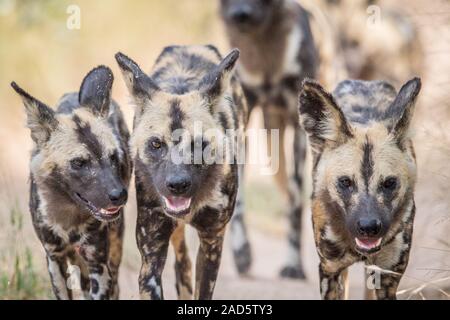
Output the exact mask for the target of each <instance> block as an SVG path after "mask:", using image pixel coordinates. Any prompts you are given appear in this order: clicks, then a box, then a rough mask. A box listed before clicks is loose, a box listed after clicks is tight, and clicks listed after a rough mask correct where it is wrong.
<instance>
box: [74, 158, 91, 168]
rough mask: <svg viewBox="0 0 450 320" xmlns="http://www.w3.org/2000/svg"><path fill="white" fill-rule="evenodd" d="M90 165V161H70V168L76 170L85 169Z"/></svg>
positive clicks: (79, 159) (77, 159) (80, 159)
mask: <svg viewBox="0 0 450 320" xmlns="http://www.w3.org/2000/svg"><path fill="white" fill-rule="evenodd" d="M87 164H88V160H86V159H83V158H75V159H72V160H70V166H71V168H72V169H74V170H80V169H83V168H84V167H85V166H86V165H87Z"/></svg>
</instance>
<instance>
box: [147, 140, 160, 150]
mask: <svg viewBox="0 0 450 320" xmlns="http://www.w3.org/2000/svg"><path fill="white" fill-rule="evenodd" d="M150 146H151V148H152V149H154V150H158V149H160V148H161V146H162V141H161V140H160V139H159V138H152V139H150Z"/></svg>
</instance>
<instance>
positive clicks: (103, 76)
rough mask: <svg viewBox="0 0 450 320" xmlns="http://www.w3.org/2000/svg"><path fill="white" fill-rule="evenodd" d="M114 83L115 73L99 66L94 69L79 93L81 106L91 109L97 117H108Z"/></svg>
mask: <svg viewBox="0 0 450 320" xmlns="http://www.w3.org/2000/svg"><path fill="white" fill-rule="evenodd" d="M113 81H114V76H113V73H112V71H111V69H109V68H108V67H105V66H98V67H97V68H95V69H92V70H91V71H90V72H89V73H88V74H87V75H86V76H85V77H84V79H83V82H82V83H81V87H80V92H79V93H78V100H79V103H80V105H81V106H83V107H86V108H89V109H91V110H92V111H93V113H94V114H96V115H99V116H102V117H107V116H108V113H109V106H110V104H111V90H112V84H113Z"/></svg>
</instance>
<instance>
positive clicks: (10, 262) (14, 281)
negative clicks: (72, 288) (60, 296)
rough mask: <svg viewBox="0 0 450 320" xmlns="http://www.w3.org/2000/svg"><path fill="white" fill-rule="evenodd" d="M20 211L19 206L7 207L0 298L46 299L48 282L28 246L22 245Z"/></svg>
mask: <svg viewBox="0 0 450 320" xmlns="http://www.w3.org/2000/svg"><path fill="white" fill-rule="evenodd" d="M23 226H24V224H23V214H22V211H21V210H20V208H19V205H18V204H17V205H15V206H13V207H12V208H11V209H10V219H9V226H8V228H7V229H6V231H3V232H7V239H8V244H9V246H8V247H5V248H3V250H1V251H0V299H42V298H50V297H51V291H50V286H49V281H48V280H47V279H46V277H45V276H44V275H43V274H42V273H41V272H39V271H38V270H36V268H35V264H34V259H33V252H32V249H31V248H30V247H29V246H27V245H24V243H23V238H24V236H25V234H26V232H24V229H23Z"/></svg>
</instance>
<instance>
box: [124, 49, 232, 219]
mask: <svg viewBox="0 0 450 320" xmlns="http://www.w3.org/2000/svg"><path fill="white" fill-rule="evenodd" d="M191 48H192V50H196V49H195V48H193V47H191ZM205 48H206V49H205ZM186 50H189V49H186V48H184V47H169V48H167V49H166V50H165V51H164V52H163V54H162V55H161V57H160V58H158V62H159V65H165V66H163V67H162V68H161V69H163V70H165V71H166V73H167V74H168V75H167V77H168V78H167V79H165V78H164V77H165V76H162V78H163V79H162V78H157V77H159V76H158V75H156V74H157V73H159V72H156V73H155V74H154V75H153V76H152V77H150V76H148V75H146V74H145V73H144V72H143V71H142V70H141V69H140V67H139V66H138V65H137V64H136V63H135V62H134V61H132V60H131V59H130V58H128V57H127V56H125V55H123V54H121V53H118V54H116V60H117V62H118V64H119V66H120V68H121V69H122V73H123V75H124V78H125V82H126V84H127V87H128V89H129V91H130V94H131V96H132V99H133V101H134V103H135V105H136V110H135V120H134V130H133V134H132V137H131V139H130V147H131V152H132V156H133V158H134V162H135V166H136V180H137V181H138V179H141V180H142V181H143V183H144V184H145V185H146V186H147V187H148V188H150V189H151V191H150V193H151V195H150V196H151V197H153V200H155V201H156V202H157V203H159V204H160V205H161V206H163V207H164V210H165V212H166V214H168V215H171V216H174V217H185V216H186V215H187V214H189V213H192V212H194V211H195V210H196V209H198V208H201V207H202V206H203V204H204V203H205V201H207V200H208V199H209V198H210V197H211V193H212V192H213V191H214V188H215V186H216V185H217V183H218V182H219V181H220V179H221V177H222V176H223V175H224V174H226V172H225V170H227V169H226V168H227V167H228V166H226V165H225V164H224V163H226V161H228V160H226V159H224V158H223V159H222V160H223V161H222V160H220V159H219V158H218V157H226V156H227V155H226V154H224V153H221V152H220V150H223V149H222V145H221V143H222V142H223V139H224V136H223V129H224V128H223V127H222V126H221V123H220V122H219V121H218V120H217V119H218V118H220V115H218V113H220V112H218V111H217V108H218V106H219V105H220V106H224V105H225V106H226V109H228V110H231V108H232V106H231V105H230V103H233V102H232V101H233V99H232V98H231V94H232V93H231V84H230V81H231V77H232V73H233V68H234V65H235V63H236V61H237V59H238V57H239V51H238V50H233V51H232V52H231V53H230V54H229V55H228V56H226V57H225V58H224V59H223V60H222V61H221V62H220V60H219V57H218V54H217V51H215V50H211V49H209V48H207V47H203V49H201V48H200V49H199V50H206V51H201V53H196V54H193V55H191V54H190V53H188V52H187V51H186ZM165 53H167V54H166V55H165ZM201 54H207V55H210V56H211V57H213V60H212V61H214V60H217V61H218V62H220V63H219V64H216V63H213V62H211V61H208V60H202V59H201V58H200V55H201ZM176 59H178V60H176ZM180 59H181V60H180ZM163 60H164V61H163ZM158 62H157V63H158ZM187 65H189V67H186V66H187ZM186 68H187V69H186ZM205 68H207V69H208V70H205ZM174 83H176V85H175V86H173V84H174ZM188 87H189V88H188ZM208 132H209V134H208ZM206 155H209V160H208V159H207V158H206V157H205V156H206ZM217 160H218V161H217Z"/></svg>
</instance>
